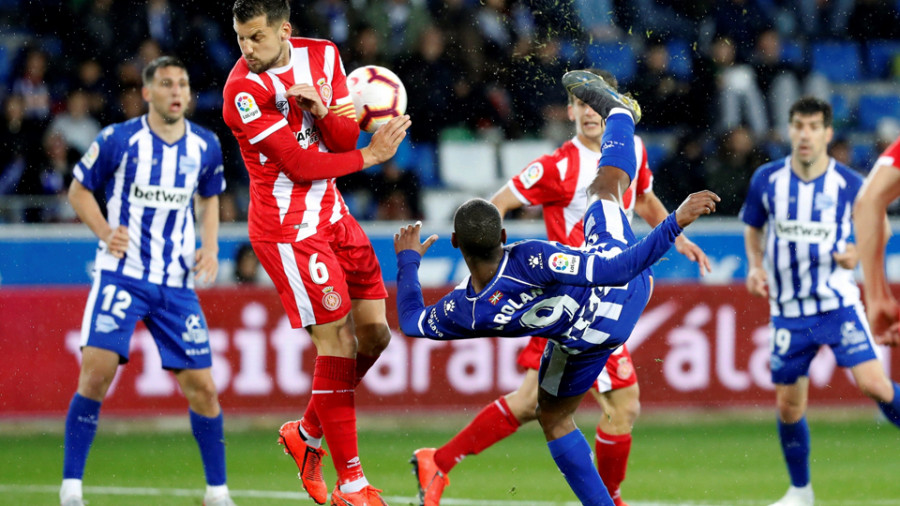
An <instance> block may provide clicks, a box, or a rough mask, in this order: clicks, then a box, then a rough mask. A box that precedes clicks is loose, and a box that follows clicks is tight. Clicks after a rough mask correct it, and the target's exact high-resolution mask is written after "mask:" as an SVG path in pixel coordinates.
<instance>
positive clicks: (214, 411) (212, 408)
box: [176, 369, 220, 418]
mask: <svg viewBox="0 0 900 506" xmlns="http://www.w3.org/2000/svg"><path fill="white" fill-rule="evenodd" d="M176 378H178V380H179V381H178V383H179V384H180V385H181V391H182V392H183V393H184V396H185V398H186V399H187V401H188V405H189V406H190V407H191V410H192V411H193V412H195V413H197V414H199V415H203V416H205V417H208V418H212V417H215V416H219V411H220V408H219V394H218V392H217V390H216V385H215V383H214V382H213V379H212V374H211V373H210V372H209V369H206V370H200V371H196V370H193V371H187V370H185V371H180V372H179V373H177V374H176Z"/></svg>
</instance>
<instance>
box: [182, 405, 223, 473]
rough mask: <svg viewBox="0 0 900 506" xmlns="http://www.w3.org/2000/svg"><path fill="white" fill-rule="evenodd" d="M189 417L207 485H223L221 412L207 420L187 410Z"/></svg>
mask: <svg viewBox="0 0 900 506" xmlns="http://www.w3.org/2000/svg"><path fill="white" fill-rule="evenodd" d="M188 412H189V413H190V415H191V429H192V431H193V432H194V439H196V440H197V446H199V447H200V458H201V459H203V472H204V473H206V484H207V485H212V486H216V485H224V484H225V429H224V428H223V425H224V423H223V420H224V417H223V416H222V412H221V411H220V412H219V416H217V417H215V418H207V417H205V416H202V415H198V414H197V413H194V411H193V410H190V409H189V410H188Z"/></svg>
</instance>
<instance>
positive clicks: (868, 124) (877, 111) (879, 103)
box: [858, 95, 900, 132]
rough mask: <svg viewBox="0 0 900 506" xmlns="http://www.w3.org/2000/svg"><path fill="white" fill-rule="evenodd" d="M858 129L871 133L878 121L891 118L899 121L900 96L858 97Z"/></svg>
mask: <svg viewBox="0 0 900 506" xmlns="http://www.w3.org/2000/svg"><path fill="white" fill-rule="evenodd" d="M858 117H859V128H861V129H863V130H866V131H870V132H871V131H873V130H875V127H876V126H878V120H880V119H881V118H884V117H893V118H894V119H898V120H900V96H897V95H863V96H861V97H859V113H858Z"/></svg>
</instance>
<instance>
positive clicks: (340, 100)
mask: <svg viewBox="0 0 900 506" xmlns="http://www.w3.org/2000/svg"><path fill="white" fill-rule="evenodd" d="M325 59H326V63H329V62H330V63H331V76H332V77H331V93H332V96H331V99H332V100H331V103H330V104H326V105H328V114H326V115H325V117H324V118H322V119H320V120H316V125H317V126H318V127H319V132H321V133H322V140H323V141H324V142H325V145H326V146H328V149H329V150H331V151H334V152H335V153H343V152H345V151H353V150H354V149H356V142H357V141H358V140H359V123H357V121H356V109H354V108H353V100H352V99H351V97H350V90H349V89H348V88H347V75H346V74H345V73H344V63H343V61H342V60H341V54H340V52H338V49H337V46H335V45H334V43H333V42H330V41H329V42H328V45H326V46H325ZM324 98H325V97H323V99H324Z"/></svg>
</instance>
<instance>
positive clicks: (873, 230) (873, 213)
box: [853, 138, 900, 395]
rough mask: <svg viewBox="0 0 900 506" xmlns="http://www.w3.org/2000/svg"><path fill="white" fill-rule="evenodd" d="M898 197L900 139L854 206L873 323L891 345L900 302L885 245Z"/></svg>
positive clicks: (896, 336) (897, 335) (899, 334)
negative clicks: (889, 278)
mask: <svg viewBox="0 0 900 506" xmlns="http://www.w3.org/2000/svg"><path fill="white" fill-rule="evenodd" d="M897 197H900V138H897V140H895V141H894V142H893V144H891V145H890V146H888V148H887V149H886V150H885V151H884V153H882V154H881V156H879V157H878V160H877V161H876V162H875V168H874V169H872V172H870V173H869V175H868V177H866V181H865V183H864V184H863V187H862V189H861V190H860V191H859V198H857V199H856V205H855V206H854V209H853V223H854V225H855V226H856V241H857V242H858V243H859V259H860V261H861V262H862V268H863V276H865V278H864V279H865V287H866V290H865V297H866V313H867V315H868V319H869V326H870V327H871V329H872V334H873V335H874V336H875V338H876V339H877V340H878V341H879V342H881V343H882V344H889V345H891V346H896V345H897V343H898V342H900V330H898V321H900V304H898V303H897V299H896V298H894V295H893V294H892V293H891V288H890V286H889V285H888V281H887V278H886V277H885V273H884V248H885V247H886V246H887V241H888V238H889V237H890V236H891V228H890V223H888V221H887V207H888V205H890V204H891V202H893V201H894V200H896V199H897ZM894 395H896V392H895V393H894Z"/></svg>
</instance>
